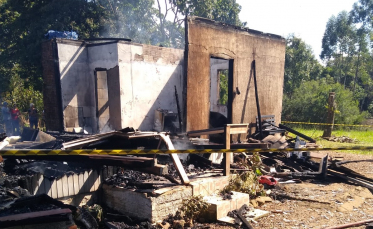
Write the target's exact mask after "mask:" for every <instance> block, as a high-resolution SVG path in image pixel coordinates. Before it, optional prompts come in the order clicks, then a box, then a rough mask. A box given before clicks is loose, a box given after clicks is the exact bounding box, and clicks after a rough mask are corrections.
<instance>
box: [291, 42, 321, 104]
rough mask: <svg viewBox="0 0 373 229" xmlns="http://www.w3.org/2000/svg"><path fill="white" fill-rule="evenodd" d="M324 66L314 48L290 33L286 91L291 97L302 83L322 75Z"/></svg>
mask: <svg viewBox="0 0 373 229" xmlns="http://www.w3.org/2000/svg"><path fill="white" fill-rule="evenodd" d="M322 69H323V67H322V65H321V64H320V63H319V62H318V61H317V60H316V58H315V56H314V55H313V52H312V49H311V47H310V46H309V45H307V44H306V43H305V42H304V41H303V40H302V39H300V38H298V37H296V36H294V35H289V36H288V37H287V39H286V53H285V79H284V93H285V94H287V95H288V96H290V97H291V95H292V93H293V92H294V90H295V89H296V88H298V87H299V86H300V85H301V84H302V83H304V82H306V81H309V80H315V79H317V78H319V77H320V75H321V71H322Z"/></svg>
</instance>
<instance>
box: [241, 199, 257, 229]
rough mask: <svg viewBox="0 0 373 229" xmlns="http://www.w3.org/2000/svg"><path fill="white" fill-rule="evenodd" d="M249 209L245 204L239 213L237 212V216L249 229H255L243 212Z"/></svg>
mask: <svg viewBox="0 0 373 229" xmlns="http://www.w3.org/2000/svg"><path fill="white" fill-rule="evenodd" d="M246 208H247V206H246V204H244V205H243V206H242V207H241V208H240V209H239V210H238V211H237V216H238V218H240V220H241V221H242V222H243V223H244V224H245V226H246V227H247V228H248V229H254V228H253V227H252V226H251V224H250V223H249V221H247V219H246V217H245V216H243V215H242V212H243V211H244V210H245V209H246Z"/></svg>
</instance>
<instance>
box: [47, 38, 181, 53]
mask: <svg viewBox="0 0 373 229" xmlns="http://www.w3.org/2000/svg"><path fill="white" fill-rule="evenodd" d="M50 41H52V42H53V41H54V42H56V43H60V44H69V45H76V46H81V45H83V46H87V47H93V46H100V45H108V44H113V43H121V44H129V45H135V46H144V45H147V46H152V47H159V48H160V49H176V50H184V49H179V48H172V47H163V46H156V45H149V44H140V43H135V42H132V41H126V40H119V39H118V40H115V39H109V40H105V39H103V40H102V41H100V42H91V41H89V40H88V41H86V40H71V39H64V38H53V39H51V40H46V41H44V42H50Z"/></svg>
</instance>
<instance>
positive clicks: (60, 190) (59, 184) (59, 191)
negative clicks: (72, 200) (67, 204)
mask: <svg viewBox="0 0 373 229" xmlns="http://www.w3.org/2000/svg"><path fill="white" fill-rule="evenodd" d="M55 182H56V188H57V198H61V197H63V184H62V179H58V180H55Z"/></svg>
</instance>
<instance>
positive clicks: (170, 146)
mask: <svg viewBox="0 0 373 229" xmlns="http://www.w3.org/2000/svg"><path fill="white" fill-rule="evenodd" d="M159 136H160V137H161V138H162V139H163V141H164V142H165V143H166V145H167V148H168V149H169V150H174V149H175V147H174V145H173V144H172V142H171V139H170V137H169V136H166V135H164V134H159ZM171 158H172V161H173V162H174V166H175V168H176V171H177V172H178V174H179V176H180V179H181V181H182V183H183V184H189V182H190V181H189V178H188V175H187V174H186V172H185V170H184V167H183V165H182V164H181V162H180V158H179V156H178V155H177V154H175V153H172V154H171Z"/></svg>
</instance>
